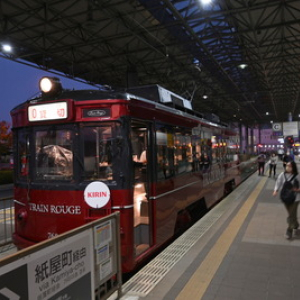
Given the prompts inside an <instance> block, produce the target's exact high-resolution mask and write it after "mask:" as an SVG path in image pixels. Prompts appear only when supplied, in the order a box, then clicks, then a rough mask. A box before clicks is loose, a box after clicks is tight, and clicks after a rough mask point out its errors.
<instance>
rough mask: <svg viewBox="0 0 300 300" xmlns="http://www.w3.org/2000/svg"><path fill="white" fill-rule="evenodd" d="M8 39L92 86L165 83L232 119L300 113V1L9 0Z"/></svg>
mask: <svg viewBox="0 0 300 300" xmlns="http://www.w3.org/2000/svg"><path fill="white" fill-rule="evenodd" d="M0 43H1V44H2V45H3V44H4V43H10V44H11V45H12V46H13V47H14V48H13V52H12V53H10V54H8V53H7V54H6V53H4V52H3V51H2V54H1V55H2V56H6V57H7V58H8V59H12V60H16V61H19V62H23V63H24V62H25V63H30V64H33V65H35V66H38V67H39V68H41V69H47V70H52V71H53V70H55V71H58V72H61V73H63V74H65V75H66V76H68V77H72V78H77V79H78V78H79V79H82V80H84V81H87V82H90V83H95V84H101V85H108V86H112V87H113V88H124V87H127V86H133V85H148V84H159V85H161V86H163V87H165V88H167V89H170V90H172V91H173V92H176V93H178V94H180V95H182V96H183V97H185V98H188V99H191V101H192V104H193V107H194V109H195V110H197V111H200V112H209V113H214V114H217V115H219V116H220V118H221V119H222V120H223V121H235V120H238V121H239V120H242V122H245V123H248V124H258V123H262V122H270V121H274V122H275V121H286V120H287V118H288V113H289V112H291V113H292V115H293V119H294V120H298V119H299V114H300V103H299V102H300V100H299V98H300V95H299V93H300V1H299V0H278V1H275V0H235V1H232V0H212V2H211V4H206V5H204V4H202V3H201V0H64V1H61V0H52V1H47V0H14V1H6V0H2V1H0ZM242 64H244V65H247V67H245V68H241V65H242ZM204 94H206V95H207V96H208V98H207V99H204V98H203V95H204ZM267 113H268V114H267Z"/></svg>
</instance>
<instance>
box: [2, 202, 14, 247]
mask: <svg viewBox="0 0 300 300" xmlns="http://www.w3.org/2000/svg"><path fill="white" fill-rule="evenodd" d="M14 215H15V209H14V205H13V199H12V198H2V199H0V247H3V246H5V245H8V244H10V243H12V233H13V232H14ZM0 250H1V248H0Z"/></svg>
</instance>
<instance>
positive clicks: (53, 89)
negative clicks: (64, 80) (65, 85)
mask: <svg viewBox="0 0 300 300" xmlns="http://www.w3.org/2000/svg"><path fill="white" fill-rule="evenodd" d="M39 87H40V90H41V91H42V93H43V95H49V96H55V95H58V94H59V93H60V92H61V91H62V85H61V82H60V80H59V79H58V78H57V77H43V78H42V79H41V80H40V82H39Z"/></svg>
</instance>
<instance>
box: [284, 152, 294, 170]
mask: <svg viewBox="0 0 300 300" xmlns="http://www.w3.org/2000/svg"><path fill="white" fill-rule="evenodd" d="M290 161H293V157H292V156H291V155H289V154H285V155H284V156H283V158H282V162H283V168H284V169H285V167H286V164H287V163H288V162H290Z"/></svg>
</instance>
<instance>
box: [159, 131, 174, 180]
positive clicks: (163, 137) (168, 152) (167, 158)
mask: <svg viewBox="0 0 300 300" xmlns="http://www.w3.org/2000/svg"><path fill="white" fill-rule="evenodd" d="M156 146H157V179H158V180H164V179H166V178H170V177H172V176H174V175H175V165H174V138H173V131H172V130H171V129H169V128H165V127H162V128H159V129H157V131H156Z"/></svg>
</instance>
